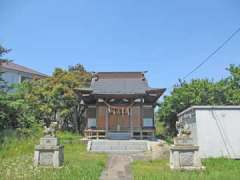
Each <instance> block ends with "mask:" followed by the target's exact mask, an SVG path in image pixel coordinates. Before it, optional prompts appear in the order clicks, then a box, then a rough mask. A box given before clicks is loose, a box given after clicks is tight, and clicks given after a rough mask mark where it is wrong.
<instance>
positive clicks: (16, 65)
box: [1, 62, 47, 77]
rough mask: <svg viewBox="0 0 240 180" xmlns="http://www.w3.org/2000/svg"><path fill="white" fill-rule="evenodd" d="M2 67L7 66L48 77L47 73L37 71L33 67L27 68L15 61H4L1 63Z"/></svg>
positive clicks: (11, 68) (7, 67)
mask: <svg viewBox="0 0 240 180" xmlns="http://www.w3.org/2000/svg"><path fill="white" fill-rule="evenodd" d="M1 67H3V68H6V69H10V70H15V71H20V72H25V73H30V74H33V75H37V76H42V77H47V75H46V74H43V73H40V72H38V71H35V70H33V69H30V68H27V67H25V66H21V65H18V64H15V63H13V62H4V63H2V64H1Z"/></svg>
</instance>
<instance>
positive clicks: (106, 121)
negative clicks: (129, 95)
mask: <svg viewBox="0 0 240 180" xmlns="http://www.w3.org/2000/svg"><path fill="white" fill-rule="evenodd" d="M108 120H109V114H108V107H107V109H106V111H105V133H107V132H108Z"/></svg>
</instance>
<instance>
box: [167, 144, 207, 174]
mask: <svg viewBox="0 0 240 180" xmlns="http://www.w3.org/2000/svg"><path fill="white" fill-rule="evenodd" d="M198 149H199V147H198V146H194V145H182V146H181V145H172V146H171V147H170V168H171V169H174V170H181V169H183V170H201V169H203V168H204V167H203V166H202V163H201V160H200V158H199V155H198Z"/></svg>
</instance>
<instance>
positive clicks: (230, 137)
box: [196, 109, 240, 158]
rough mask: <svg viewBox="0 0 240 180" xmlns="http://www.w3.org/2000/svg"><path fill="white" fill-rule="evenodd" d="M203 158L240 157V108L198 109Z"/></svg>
mask: <svg viewBox="0 0 240 180" xmlns="http://www.w3.org/2000/svg"><path fill="white" fill-rule="evenodd" d="M196 122H197V137H198V145H199V146H200V149H199V153H200V156H201V157H202V158H206V157H221V156H228V157H231V158H240V109H196Z"/></svg>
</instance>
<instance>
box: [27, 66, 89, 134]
mask: <svg viewBox="0 0 240 180" xmlns="http://www.w3.org/2000/svg"><path fill="white" fill-rule="evenodd" d="M90 79H91V74H90V73H88V72H87V71H85V69H84V68H83V66H82V65H76V66H71V67H70V69H68V70H63V69H61V68H56V69H55V71H54V72H53V75H52V76H51V77H47V78H44V79H40V80H36V81H32V82H24V84H25V90H26V91H27V92H25V93H24V94H25V95H24V96H25V97H24V99H25V100H26V101H27V103H28V104H31V107H32V111H33V113H34V114H35V115H36V119H39V120H41V121H42V122H44V123H45V124H46V125H48V124H49V123H50V122H51V121H59V124H60V125H61V126H62V127H63V128H64V129H72V130H74V131H76V132H81V130H82V129H83V127H84V124H83V123H84V122H85V121H84V118H83V111H84V107H83V106H80V103H79V99H78V98H77V97H76V94H75V91H74V89H75V88H79V87H87V86H89V82H90Z"/></svg>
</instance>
